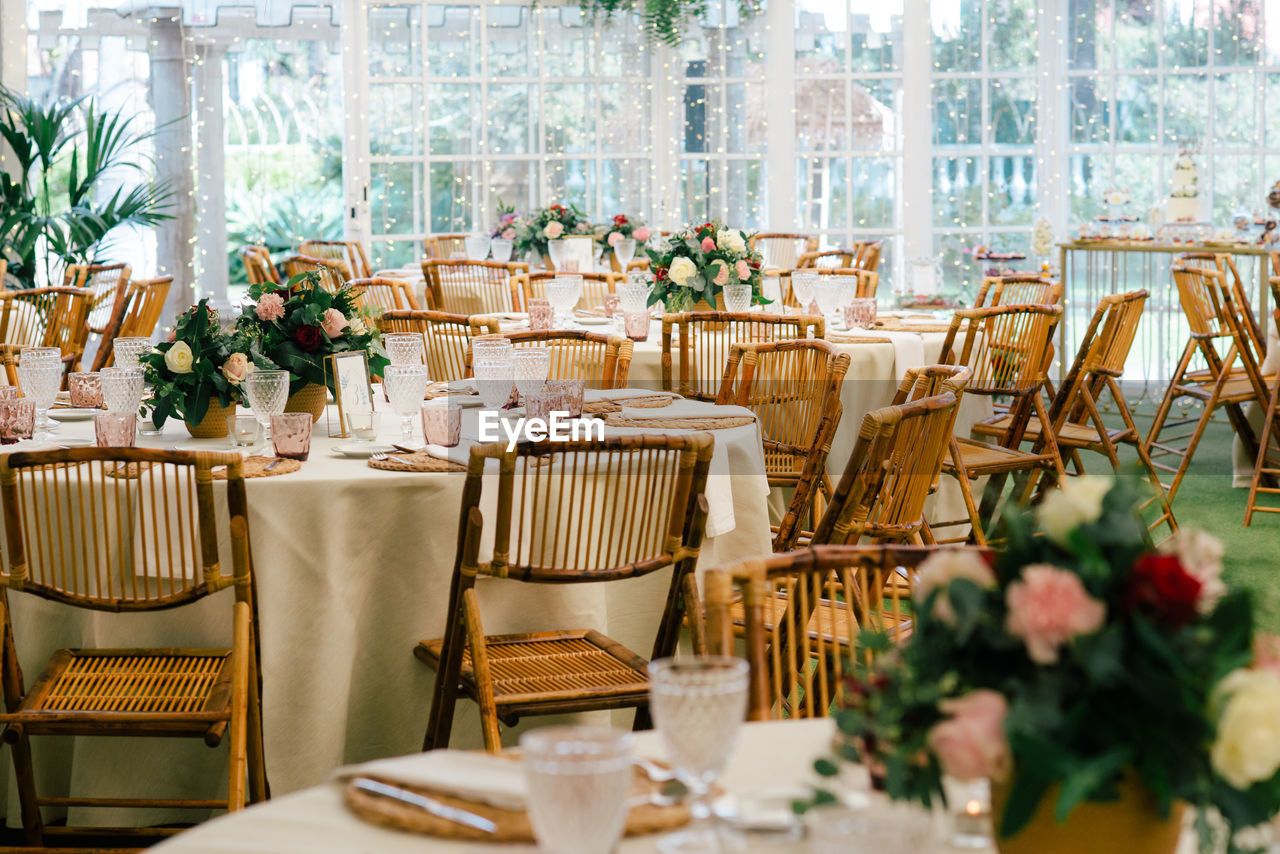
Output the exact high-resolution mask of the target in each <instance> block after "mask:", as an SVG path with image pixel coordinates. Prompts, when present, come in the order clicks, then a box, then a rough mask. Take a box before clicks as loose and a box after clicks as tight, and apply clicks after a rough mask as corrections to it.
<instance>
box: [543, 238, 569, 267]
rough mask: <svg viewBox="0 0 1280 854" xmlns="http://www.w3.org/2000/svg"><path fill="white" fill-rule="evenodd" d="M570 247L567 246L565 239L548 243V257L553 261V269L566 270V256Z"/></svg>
mask: <svg viewBox="0 0 1280 854" xmlns="http://www.w3.org/2000/svg"><path fill="white" fill-rule="evenodd" d="M568 249H569V247H568V246H566V245H565V243H564V238H560V239H557V240H548V241H547V257H549V258H550V259H551V269H553V270H562V269H564V256H565V253H566V252H567V251H568Z"/></svg>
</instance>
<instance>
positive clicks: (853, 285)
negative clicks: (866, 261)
mask: <svg viewBox="0 0 1280 854" xmlns="http://www.w3.org/2000/svg"><path fill="white" fill-rule="evenodd" d="M828 278H830V279H834V280H835V281H837V282H839V283H840V307H841V308H844V307H845V306H846V305H849V303H851V302H853V300H854V298H855V297H856V296H857V295H858V277H857V276H828Z"/></svg>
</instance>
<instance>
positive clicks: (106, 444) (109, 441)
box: [93, 412, 138, 448]
mask: <svg viewBox="0 0 1280 854" xmlns="http://www.w3.org/2000/svg"><path fill="white" fill-rule="evenodd" d="M137 429H138V416H137V414H135V413H133V412H99V413H98V414H97V415H95V416H93V438H94V442H95V443H96V444H97V446H98V447H99V448H132V447H133V443H134V439H135V437H136V435H137Z"/></svg>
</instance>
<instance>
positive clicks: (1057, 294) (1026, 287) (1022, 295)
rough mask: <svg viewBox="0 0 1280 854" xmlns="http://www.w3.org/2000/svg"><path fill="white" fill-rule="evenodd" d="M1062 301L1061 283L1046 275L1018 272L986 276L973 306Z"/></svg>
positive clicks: (1043, 303)
mask: <svg viewBox="0 0 1280 854" xmlns="http://www.w3.org/2000/svg"><path fill="white" fill-rule="evenodd" d="M1061 302H1062V283H1061V282H1055V281H1054V280H1053V279H1050V278H1049V277H1048V276H1040V275H1034V274H1025V273H1019V274H1015V275H1010V276H986V277H984V278H983V280H982V284H981V285H980V286H979V287H978V297H977V299H975V300H974V301H973V307H974V308H983V307H984V306H992V305H1058V304H1059V303H1061Z"/></svg>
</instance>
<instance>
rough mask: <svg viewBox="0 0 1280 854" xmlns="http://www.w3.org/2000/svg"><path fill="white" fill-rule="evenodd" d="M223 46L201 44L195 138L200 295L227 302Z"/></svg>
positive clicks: (194, 72) (194, 73) (195, 73)
mask: <svg viewBox="0 0 1280 854" xmlns="http://www.w3.org/2000/svg"><path fill="white" fill-rule="evenodd" d="M225 54H226V48H225V47H224V46H222V45H214V44H202V45H198V46H197V47H196V63H195V68H194V69H193V76H194V78H195V98H196V114H195V121H196V127H195V131H196V133H195V138H196V173H197V182H198V186H197V187H196V197H197V200H198V204H197V205H196V210H197V211H198V216H197V221H198V223H199V230H198V231H197V233H196V259H195V260H196V269H197V270H198V271H199V275H198V277H197V279H196V281H197V283H198V284H197V287H196V298H197V299H199V298H201V297H209V298H210V299H211V301H212V303H213V304H215V305H218V306H220V307H221V306H223V305H224V304H225V303H226V301H227V274H228V269H227V264H228V260H227V180H226V174H227V170H226V160H227V158H226V149H225V145H224V138H223V108H222V58H223V56H224V55H225Z"/></svg>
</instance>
